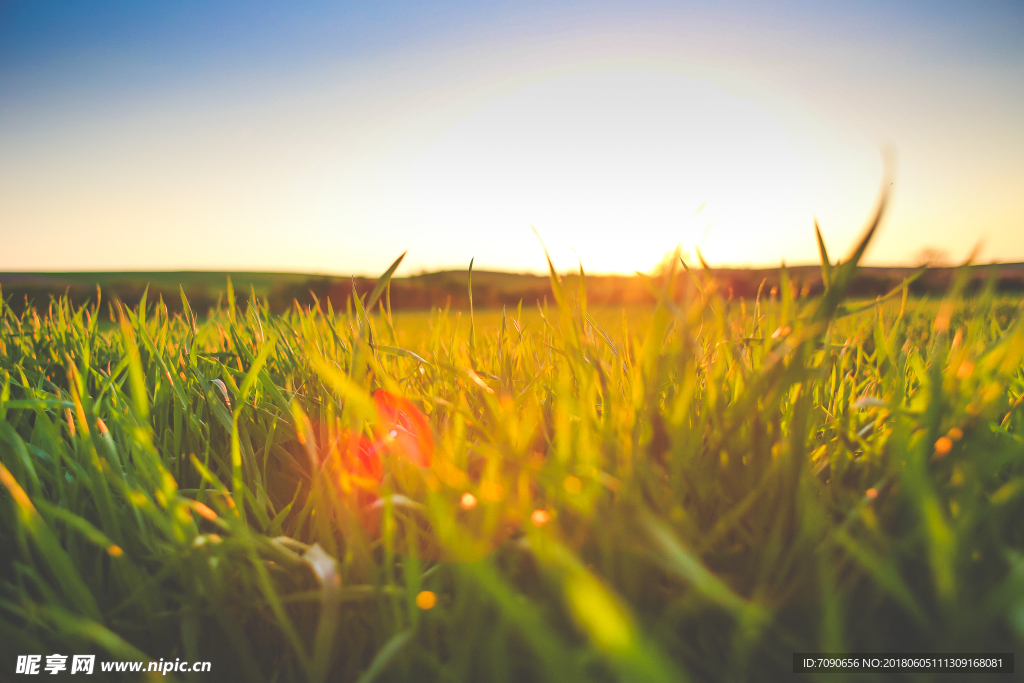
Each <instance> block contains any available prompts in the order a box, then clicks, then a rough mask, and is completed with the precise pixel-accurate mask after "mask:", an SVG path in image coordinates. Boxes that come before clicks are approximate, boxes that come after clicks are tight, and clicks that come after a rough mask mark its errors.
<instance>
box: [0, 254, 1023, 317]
mask: <svg viewBox="0 0 1024 683" xmlns="http://www.w3.org/2000/svg"><path fill="white" fill-rule="evenodd" d="M955 271H956V269H955V268H929V269H928V270H927V271H926V272H925V274H924V275H923V276H922V277H921V278H920V279H918V280H917V281H916V282H915V283H914V284H913V285H912V287H911V289H912V292H913V293H915V294H941V293H942V292H944V291H945V290H946V289H947V288H948V287H949V285H950V283H951V282H952V278H953V275H954V272H955ZM788 272H789V276H790V279H791V281H792V282H793V284H794V286H795V287H797V288H798V290H800V291H805V292H807V293H809V294H814V293H816V292H819V291H821V270H820V267H819V266H816V265H815V266H794V267H789V268H788ZM913 272H915V269H914V268H886V267H865V268H863V269H861V272H860V274H859V275H858V277H857V279H856V281H855V282H854V285H853V294H854V295H858V296H876V295H879V294H883V293H885V292H887V291H889V290H890V289H891V288H892V287H895V286H896V285H898V284H899V283H900V282H901V281H902V280H903V279H904V278H906V277H907V276H909V275H911V274H912V273H913ZM967 272H968V274H969V277H970V281H971V286H972V287H979V286H981V285H982V284H983V283H985V282H986V281H988V280H992V281H993V282H994V284H995V286H996V288H997V289H998V290H999V291H1002V292H1024V263H1001V264H990V265H979V266H969V267H968V269H967ZM779 273H780V271H779V269H778V268H749V269H745V268H723V269H716V270H715V271H714V274H715V277H716V278H717V280H718V282H719V283H720V284H721V290H722V291H723V293H724V294H725V295H726V296H733V297H748V298H749V297H753V296H755V295H756V294H757V290H758V288H759V287H760V286H761V283H762V282H764V286H765V287H766V289H765V293H768V292H770V291H771V288H772V287H777V286H778V283H779ZM229 276H230V278H231V282H232V286H233V288H234V290H235V295H236V297H238V298H239V299H240V300H245V299H248V297H249V295H250V292H255V294H256V296H257V297H259V298H260V299H261V300H265V301H267V302H268V303H269V304H270V307H271V309H272V310H274V311H278V312H279V311H282V310H284V309H286V308H288V307H289V306H292V305H294V302H296V301H297V302H298V303H299V304H300V305H302V306H308V305H313V304H314V302H316V301H319V302H321V303H322V304H324V305H326V303H327V301H330V302H331V305H332V306H333V307H334V308H335V310H339V309H341V310H344V309H345V307H346V306H347V305H348V304H347V302H348V300H349V298H350V296H351V294H352V289H353V287H355V289H356V291H357V292H359V293H360V294H365V293H366V292H368V291H370V290H371V289H372V288H373V285H374V282H375V280H374V279H373V278H365V277H355V278H350V277H339V276H329V275H311V274H308V273H266V272H246V271H235V272H224V271H152V272H145V271H140V272H68V273H0V288H2V292H3V298H4V300H5V301H7V302H8V303H9V305H11V306H12V307H13V308H14V309H15V310H21V309H23V308H24V306H25V304H26V302H32V303H34V305H35V306H37V307H45V306H47V305H48V304H49V301H50V298H51V297H52V296H60V295H62V294H64V293H65V292H67V293H68V295H69V296H70V297H71V299H72V301H74V302H75V303H79V304H80V303H84V302H86V301H94V300H95V299H96V296H97V293H96V288H97V286H99V288H100V289H101V291H102V297H103V299H105V300H108V301H109V300H112V299H114V298H118V299H120V300H122V301H124V302H125V303H126V304H129V305H135V304H137V303H138V301H139V300H140V299H141V297H142V293H143V291H144V290H145V288H146V286H147V285H148V286H149V301H156V300H158V299H159V298H161V297H162V298H163V300H164V302H165V303H166V304H167V307H168V309H170V310H171V311H178V310H181V298H180V294H179V291H180V290H179V288H180V289H182V290H184V292H185V295H186V296H187V297H188V300H189V304H190V306H191V307H192V309H193V310H194V311H196V312H197V313H202V312H205V311H206V310H207V309H209V308H211V307H214V306H216V305H217V302H218V300H219V299H221V298H222V297H223V296H224V293H225V290H226V283H227V278H228V277H229ZM578 277H579V276H578V274H568V275H566V276H565V281H566V285H567V286H568V287H570V288H572V289H575V288H576V287H577V282H578V280H577V278H578ZM653 280H654V284H655V285H658V284H660V279H659V278H657V277H655V278H653ZM680 281H681V282H684V283H685V281H686V278H685V277H681V280H680ZM684 286H685V285H684ZM550 295H551V289H550V285H549V282H548V278H547V276H541V275H532V274H518V273H502V272H492V271H473V303H474V306H478V307H480V308H487V307H496V306H502V305H507V306H515V305H517V304H518V303H519V301H523V303H524V304H525V305H530V306H532V305H534V303H535V302H536V301H543V300H544V299H545V298H550ZM587 299H588V302H589V303H590V304H591V305H634V304H644V303H649V302H652V301H653V300H654V298H653V296H652V294H651V292H650V283H646V282H644V281H643V279H642V278H640V277H639V276H623V275H588V276H587ZM448 305H450V306H452V307H453V308H460V309H461V308H467V307H468V296H467V291H466V271H464V270H457V271H456V270H448V271H441V272H436V273H425V274H421V275H413V276H409V277H402V278H395V279H393V280H392V283H391V306H392V309H393V310H410V309H412V310H415V309H421V310H422V309H428V308H432V307H437V306H441V307H444V306H448Z"/></svg>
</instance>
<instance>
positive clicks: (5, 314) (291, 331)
mask: <svg viewBox="0 0 1024 683" xmlns="http://www.w3.org/2000/svg"><path fill="white" fill-rule="evenodd" d="M868 239H870V232H869V234H868V235H867V236H866V237H865V239H864V241H863V242H862V244H860V245H859V247H858V249H856V250H855V251H854V253H853V254H852V255H851V256H850V258H849V259H847V261H846V262H844V263H841V264H838V265H833V264H831V263H830V261H829V259H828V256H827V254H826V253H825V248H824V244H823V243H822V244H821V250H822V255H823V266H822V267H823V277H824V280H825V282H826V284H827V289H826V291H825V293H824V295H823V296H821V297H817V298H813V299H808V298H803V297H800V296H799V295H798V294H796V293H795V292H794V289H793V288H792V287H791V286H790V285H789V282H788V279H787V278H786V276H785V274H784V273H783V276H782V286H781V287H780V288H779V290H778V291H774V290H773V291H771V292H762V293H761V294H760V295H759V296H758V298H757V299H756V300H727V299H726V298H724V297H723V296H722V295H721V294H720V293H719V292H718V291H717V290H716V284H715V279H714V273H713V272H711V271H710V270H708V269H704V270H703V271H701V272H695V271H690V270H688V269H687V270H684V271H682V272H674V271H673V272H671V273H669V274H668V277H666V278H664V279H663V280H662V281H661V283H660V284H654V283H652V286H653V287H660V289H659V292H660V293H659V301H660V303H659V304H658V306H657V308H656V309H655V311H654V312H653V315H652V316H650V318H649V319H648V320H647V321H645V322H644V324H643V325H642V327H637V326H635V325H634V326H633V327H630V325H629V324H628V321H627V320H626V318H625V317H623V321H622V323H621V324H615V325H611V324H608V323H607V322H606V323H605V324H600V323H598V321H597V320H596V319H595V317H594V315H592V313H593V312H592V311H589V310H588V308H587V303H586V284H585V283H586V279H585V277H581V278H580V280H579V282H580V285H579V288H578V289H575V290H573V291H567V290H566V289H565V288H564V287H563V285H562V283H561V281H560V280H559V278H558V276H557V275H556V274H555V272H554V269H552V272H551V284H552V297H553V302H552V304H551V305H550V306H541V307H540V308H539V309H538V310H537V311H535V312H534V313H532V314H531V316H530V317H532V319H533V322H532V323H530V324H526V323H525V319H526V318H527V317H528V316H527V315H526V313H525V312H524V311H522V310H521V307H520V310H517V311H515V312H512V311H505V312H502V314H501V317H500V324H495V325H484V324H481V315H480V312H479V311H477V312H473V311H470V312H468V315H462V314H454V313H450V312H448V311H435V312H434V313H433V314H432V315H431V316H430V318H429V320H428V321H426V323H424V324H422V325H419V327H420V329H419V330H418V331H417V332H416V333H414V334H412V333H409V334H405V333H401V334H400V333H399V329H401V326H402V323H403V319H402V316H401V315H395V316H392V315H391V313H390V307H389V306H388V301H387V284H388V279H389V277H390V273H391V272H393V270H394V268H392V269H391V270H390V271H389V272H388V273H386V274H385V276H383V277H382V278H381V281H380V282H379V286H378V287H377V289H376V290H375V291H374V292H373V293H372V294H371V295H370V296H369V297H367V298H366V299H365V300H363V299H360V298H358V297H357V298H354V299H353V300H352V302H351V306H350V308H349V310H346V311H344V312H338V311H333V310H331V309H330V306H329V305H328V306H327V307H326V308H324V307H314V308H311V309H304V310H303V309H299V308H298V307H296V308H295V309H294V310H292V311H290V312H289V313H287V314H284V315H281V316H272V315H270V314H269V313H268V311H267V308H266V306H265V305H264V304H262V303H261V302H260V301H258V300H257V299H256V298H255V297H251V298H250V299H249V300H248V302H247V303H245V305H241V304H240V302H239V301H237V300H236V296H235V294H234V292H233V291H231V289H230V285H229V289H228V295H227V297H226V301H225V303H224V305H223V306H221V307H220V308H218V309H216V310H212V311H211V312H210V313H209V315H208V316H206V317H204V318H203V319H202V320H200V318H199V317H197V316H196V315H195V314H193V313H192V311H191V309H190V308H189V307H188V305H187V303H185V309H186V313H185V314H184V315H182V316H173V317H171V316H169V315H168V313H167V310H166V307H165V306H164V305H163V302H160V301H158V302H156V303H155V304H153V303H147V302H146V301H145V300H144V301H143V302H142V303H141V304H140V305H139V306H138V307H137V308H136V309H134V310H127V309H125V308H123V307H119V306H117V305H116V304H110V303H106V302H97V303H96V304H94V305H91V306H89V307H82V308H72V307H70V306H69V305H68V303H67V301H66V300H64V299H54V300H53V301H51V302H50V305H49V307H48V308H47V309H46V310H43V311H35V310H29V311H26V312H25V313H24V314H22V315H20V316H18V315H15V314H14V313H13V312H12V311H11V309H10V308H9V307H4V308H3V310H2V311H0V318H2V323H0V373H2V383H3V388H2V394H0V463H2V464H0V480H2V484H3V487H2V488H0V651H2V653H3V656H2V657H0V667H4V669H3V670H4V671H5V672H6V673H5V674H4V676H6V675H8V674H10V673H11V672H13V667H14V659H15V656H16V655H17V654H31V653H37V654H44V655H45V654H51V653H54V652H60V653H64V654H69V653H100V654H101V658H103V657H106V658H110V659H148V658H161V657H162V658H164V659H174V658H182V659H187V660H192V661H195V660H211V661H212V662H213V672H212V674H205V675H203V674H196V675H194V676H195V680H205V679H207V678H208V677H210V676H213V679H215V680H245V681H292V680H294V681H326V680H332V681H333V680H345V681H360V682H365V681H370V680H417V681H420V680H423V681H430V680H437V681H462V680H489V681H521V680H549V681H560V682H561V681H574V680H579V681H584V680H596V681H616V680H621V681H685V680H693V681H705V680H706V681H715V680H766V679H770V678H782V677H784V676H786V675H788V673H789V672H791V667H792V654H793V653H794V652H800V651H827V652H858V651H875V652H885V651H899V650H903V651H919V652H943V651H946V652H948V651H972V650H976V651H996V650H1005V651H1012V650H1014V649H1017V648H1019V646H1020V645H1021V644H1022V642H1024V525H1022V524H1021V519H1022V515H1024V442H1022V439H1021V429H1022V427H1024V416H1022V410H1021V405H1020V404H1021V401H1022V397H1024V374H1022V359H1024V322H1022V320H1021V318H1020V317H1019V307H1018V303H1019V302H1017V301H1009V300H1006V299H1003V298H1000V297H999V296H997V295H996V294H995V293H994V292H993V291H992V290H988V291H985V292H982V293H980V294H977V295H972V296H966V295H964V294H963V292H962V291H960V290H959V289H958V288H957V287H954V289H953V290H952V291H951V292H950V293H949V295H948V296H947V297H946V298H944V299H942V300H941V301H929V300H913V299H908V298H907V294H906V289H905V288H903V289H898V290H896V291H894V292H893V296H892V297H890V298H888V299H886V300H884V301H883V300H880V301H877V302H867V303H864V304H855V303H851V302H847V301H846V299H845V288H846V287H847V285H848V284H849V282H850V280H851V279H852V276H853V272H854V270H855V268H856V264H857V261H858V260H859V258H860V256H861V254H862V253H863V249H864V246H866V244H867V241H868ZM396 265H397V262H396ZM581 275H582V273H581ZM605 319H606V320H607V318H605ZM396 328H398V329H396ZM400 339H401V342H400V341H399V340H400ZM375 389H385V390H387V391H389V392H391V393H393V394H395V395H400V396H405V397H408V398H409V399H411V400H412V401H413V402H414V403H415V404H416V405H418V406H419V408H420V409H421V410H422V411H423V412H424V413H425V414H426V415H427V416H428V417H429V420H430V423H431V425H432V430H433V436H434V443H435V446H436V452H435V455H434V460H433V464H432V465H431V466H430V467H429V468H426V469H421V468H418V467H416V466H414V465H412V464H411V463H409V462H406V461H405V460H404V459H403V458H401V457H400V456H392V455H386V456H385V459H384V463H383V465H384V471H385V474H384V476H383V478H382V479H381V480H380V481H377V480H376V479H374V478H372V477H366V476H361V475H360V474H359V471H358V469H357V468H355V467H354V460H353V453H352V452H351V448H350V447H349V446H348V445H347V444H350V443H351V442H352V439H351V438H350V435H352V434H360V433H362V434H364V435H372V433H373V432H372V425H373V422H374V420H375V419H376V418H375V414H374V410H373V401H372V399H371V392H372V391H373V390H375ZM466 493H469V494H472V495H471V496H470V497H469V498H468V499H466V498H464V497H465V494H466ZM464 500H468V501H470V502H474V501H475V502H476V503H477V504H476V505H475V506H472V505H463V501H464ZM536 511H542V513H543V514H538V513H537V512H536ZM424 591H429V592H430V593H432V594H433V595H434V596H435V597H436V604H435V605H433V606H432V608H430V609H423V606H428V607H429V606H430V603H429V600H427V601H422V600H418V598H419V597H421V593H423V592H424ZM808 677H809V678H812V675H808ZM849 677H850V676H849V675H846V678H849ZM172 678H173V677H172ZM846 678H844V680H846ZM871 678H872V676H871V675H866V674H865V675H861V678H860V680H868V679H871ZM879 678H881V677H879Z"/></svg>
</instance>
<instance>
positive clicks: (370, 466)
mask: <svg viewBox="0 0 1024 683" xmlns="http://www.w3.org/2000/svg"><path fill="white" fill-rule="evenodd" d="M338 446H339V447H340V450H341V452H342V453H345V454H347V455H348V463H347V464H348V466H349V467H350V468H352V470H353V473H354V474H356V475H358V476H360V477H365V478H367V479H372V480H374V481H380V480H381V479H382V478H383V477H384V469H383V468H382V467H381V463H380V452H379V448H378V445H377V443H376V442H375V441H372V440H371V439H369V438H367V437H366V436H363V435H362V434H357V433H355V432H349V431H346V432H344V433H343V434H342V435H341V438H340V439H339V440H338Z"/></svg>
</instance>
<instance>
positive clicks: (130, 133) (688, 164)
mask: <svg viewBox="0 0 1024 683" xmlns="http://www.w3.org/2000/svg"><path fill="white" fill-rule="evenodd" d="M41 5H45V3H33V4H25V5H13V6H10V7H8V8H6V9H4V10H2V11H0V45H2V46H3V47H0V88H2V89H3V91H4V92H5V93H6V94H7V96H6V97H4V98H3V103H2V104H0V152H2V153H0V231H2V235H3V237H4V241H5V246H6V248H5V249H4V251H3V254H2V256H0V269H6V270H60V269H72V270H76V269H77V270H80V269H145V268H153V269H175V268H197V269H203V268H231V269H256V270H259V269H269V270H296V271H318V272H329V273H339V274H345V273H367V274H373V273H379V272H380V271H381V270H383V269H384V268H386V267H387V265H388V264H389V263H390V262H391V261H392V260H393V259H394V257H395V256H396V255H397V254H398V253H401V252H402V251H404V250H406V249H408V250H409V256H408V258H407V259H406V261H405V262H404V264H403V269H402V271H400V273H399V274H402V273H410V272H415V271H417V270H421V269H428V270H433V269H440V268H464V267H466V265H467V264H468V262H469V260H470V259H471V258H475V259H476V264H477V267H478V268H482V269H503V270H514V271H539V270H542V269H543V265H544V263H543V258H542V254H541V251H540V248H539V245H538V244H537V242H536V239H535V238H534V236H533V233H532V231H531V227H532V228H535V229H536V230H537V231H538V232H539V234H540V235H541V236H542V237H543V239H544V240H545V243H546V244H547V245H548V247H549V249H550V250H551V253H552V256H553V257H554V259H555V261H556V264H557V265H558V266H559V267H560V268H575V267H576V266H577V264H578V262H580V261H582V263H583V265H584V266H585V267H586V268H587V269H588V270H589V271H591V272H625V273H629V272H632V271H634V270H644V271H646V270H649V269H650V268H652V267H653V266H654V265H655V264H657V263H658V262H659V261H660V260H661V259H662V257H663V256H664V255H665V254H666V253H667V252H670V251H671V250H672V249H673V248H675V247H676V246H677V245H679V246H681V247H682V249H683V251H684V252H685V253H687V254H690V255H693V254H694V253H695V252H696V251H697V250H700V252H701V253H702V254H703V255H704V257H705V258H706V259H707V260H708V261H709V262H712V263H716V264H756V265H776V264H778V263H779V262H780V261H782V260H785V261H787V262H790V263H798V262H799V263H806V262H813V261H814V260H816V258H817V250H816V246H815V242H814V239H813V227H812V226H813V220H814V218H815V217H817V218H818V219H819V220H820V222H821V225H822V229H823V231H824V233H825V235H826V238H827V239H828V240H829V241H830V243H831V244H834V245H835V248H836V250H837V252H838V253H841V252H842V251H843V250H844V249H845V248H846V247H847V245H849V244H850V243H851V242H852V241H853V239H854V237H855V235H856V234H857V232H858V231H859V229H860V227H861V225H862V222H863V221H864V219H865V218H866V216H867V214H868V212H869V210H870V207H871V206H872V204H873V202H874V201H875V198H876V197H877V194H878V192H879V190H880V187H881V182H882V176H883V168H882V153H883V150H885V149H890V150H892V151H893V152H894V159H895V164H894V166H893V168H892V169H891V170H892V171H893V180H894V182H895V184H894V186H893V191H894V194H893V201H892V204H891V207H890V208H891V211H890V214H889V219H888V221H887V223H886V226H885V229H884V231H883V233H882V234H881V235H880V238H879V240H878V244H877V245H876V246H874V247H873V249H872V252H871V253H870V254H869V255H868V260H869V262H874V263H909V262H912V261H913V259H914V258H915V255H916V254H917V253H918V252H919V251H920V250H921V249H922V248H924V247H932V248H934V249H938V250H942V251H945V252H946V253H948V254H949V256H950V258H953V259H959V258H963V257H965V256H966V255H967V253H969V252H970V251H971V250H972V249H973V248H974V247H975V246H976V245H977V244H978V243H979V242H982V243H983V249H982V251H981V252H980V254H981V258H982V259H983V260H987V259H992V258H998V259H1000V260H1022V259H1024V218H1022V216H1024V199H1022V197H1024V192H1020V191H1019V190H1020V189H1021V187H1022V182H1024V161H1021V160H1022V159H1024V131H1022V129H1021V126H1020V125H1019V122H1018V121H1017V117H1016V114H1019V112H1020V111H1022V110H1024V86H1022V85H1021V84H1022V83H1024V79H1021V78H1020V75H1021V73H1022V68H1024V57H1022V55H1021V52H1020V50H1019V49H1016V48H1013V46H1014V45H1017V46H1018V47H1019V44H1020V43H1019V41H1016V40H1015V36H1016V37H1017V38H1019V37H1020V36H1019V33H1020V31H1019V26H1020V24H1021V22H1020V21H1019V19H1020V15H1019V12H1017V10H1012V9H1010V8H1004V9H997V8H994V7H990V8H987V9H977V11H976V12H975V13H973V14H971V13H968V11H967V10H966V9H965V8H953V7H950V8H945V9H943V10H942V11H937V12H936V13H935V14H934V15H930V16H929V17H928V18H927V19H925V18H924V17H923V16H919V14H918V13H916V9H917V8H910V7H886V8H882V7H877V8H873V9H871V10H870V11H867V10H865V12H864V13H863V14H858V13H855V12H853V11H852V10H851V11H847V10H839V9H834V10H832V13H830V14H823V13H821V12H820V11H813V10H812V9H810V8H803V7H798V6H796V5H793V6H791V7H787V8H785V9H783V10H780V11H777V12H774V11H773V13H771V14H770V15H769V14H766V13H764V12H763V11H762V10H760V9H758V8H756V7H752V6H751V7H747V6H746V5H744V4H743V3H739V4H737V5H735V6H732V5H730V6H728V7H726V6H723V7H722V8H719V9H717V10H712V9H710V8H703V9H689V10H685V9H671V8H668V7H662V6H655V5H651V6H647V7H644V8H639V7H633V9H631V10H630V12H629V13H625V9H624V7H623V6H619V5H617V4H615V3H603V4H599V5H595V6H594V7H592V8H590V9H589V10H588V12H587V13H586V15H585V16H580V15H579V14H578V12H576V11H575V10H572V9H571V8H568V7H566V8H556V7H546V6H541V5H537V6H523V7H521V8H519V9H518V10H517V12H516V13H512V12H511V10H502V9H497V8H495V9H491V10H487V11H483V10H480V11H469V10H468V9H467V8H463V9H450V10H449V11H450V14H447V15H443V17H448V19H449V21H442V20H441V19H443V17H438V16H436V15H435V14H430V13H428V12H426V10H425V9H424V8H422V7H420V6H417V5H410V6H409V7H406V8H405V9H404V10H398V11H397V14H394V15H387V16H385V15H383V14H376V13H375V11H374V10H373V9H371V8H369V7H367V8H362V9H358V10H356V9H353V8H346V9H327V8H320V9H318V10H312V9H305V10H303V11H296V12H295V14H294V15H288V16H281V17H276V18H275V19H274V20H271V19H269V18H266V19H258V18H253V19H251V20H247V21H246V22H239V21H238V20H237V17H236V16H235V15H234V14H232V13H231V12H229V11H226V10H225V9H224V8H221V9H219V10H214V9H209V10H208V16H206V17H205V22H204V21H199V20H198V19H197V18H196V17H195V16H193V15H190V14H188V13H179V12H178V11H177V10H173V9H171V7H170V6H168V7H164V8H160V9H157V8H156V7H155V6H154V7H153V8H150V9H149V10H148V14H145V15H140V16H137V17H134V18H131V17H128V16H126V15H123V14H121V13H119V12H118V11H117V9H116V8H114V7H113V6H111V7H101V6H96V7H94V8H93V9H91V10H83V9H80V10H76V11H77V12H79V13H80V16H79V15H76V14H75V13H73V12H71V13H68V14H67V15H64V14H61V13H57V12H52V13H51V12H48V11H46V10H45V9H40V7H41ZM1006 12H1010V13H1011V14H1013V12H1017V13H1016V14H1014V15H1013V16H1012V17H1007V16H1003V15H1004V14H1005V13H1006ZM911 19H912V20H911ZM207 24H208V25H209V26H212V27H221V29H222V32H221V33H217V32H216V31H213V32H211V33H209V34H207V33H205V32H204V31H201V30H199V29H198V28H196V27H197V26H201V25H207ZM1014 26H1017V27H1018V28H1017V29H1014V28H1013V27H1014ZM882 28H885V31H888V33H886V32H885V31H881V29H882ZM1014 30H1016V31H1017V33H1016V34H1015V33H1013V31H1014ZM880 31H881V33H880ZM894 31H895V32H896V33H895V34H893V32H894ZM943 31H945V34H943ZM268 32H269V33H268ZM950 32H952V33H950ZM215 34H216V35H215ZM940 34H942V35H947V36H953V38H951V39H952V40H953V41H954V43H955V44H956V45H959V46H960V47H961V48H962V49H960V50H959V51H956V52H955V54H956V55H957V56H956V57H953V56H951V55H953V54H954V52H950V51H948V50H946V49H945V47H944V45H943V44H942V43H941V41H940V42H937V41H936V39H935V36H936V35H940ZM133 35H138V36H139V37H138V39H137V40H135V39H132V38H129V36H133ZM268 35H269V36H271V37H270V38H269V39H267V38H266V36H268ZM55 36H61V37H62V38H61V40H60V41H58V40H57V38H56V37H55ZM957 60H959V61H957Z"/></svg>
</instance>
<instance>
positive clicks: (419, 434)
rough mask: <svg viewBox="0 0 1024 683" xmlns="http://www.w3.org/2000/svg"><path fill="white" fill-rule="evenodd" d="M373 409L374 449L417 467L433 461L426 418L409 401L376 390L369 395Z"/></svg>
mask: <svg viewBox="0 0 1024 683" xmlns="http://www.w3.org/2000/svg"><path fill="white" fill-rule="evenodd" d="M373 403H374V405H375V406H376V408H377V428H376V432H377V441H376V445H377V446H378V448H384V449H387V450H389V451H391V452H392V453H395V454H396V455H400V456H402V457H403V458H405V459H407V460H409V461H410V462H412V463H414V464H416V465H419V466H420V467H430V463H431V462H432V461H433V459H434V435H433V433H432V432H431V431H430V422H429V421H427V416H426V415H424V414H423V413H422V412H421V411H420V409H419V408H417V407H416V406H415V405H414V404H413V403H412V401H410V400H409V399H406V398H401V397H400V396H395V395H394V394H392V393H391V392H389V391H385V390H383V389H380V390H378V391H376V392H374V394H373Z"/></svg>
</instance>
